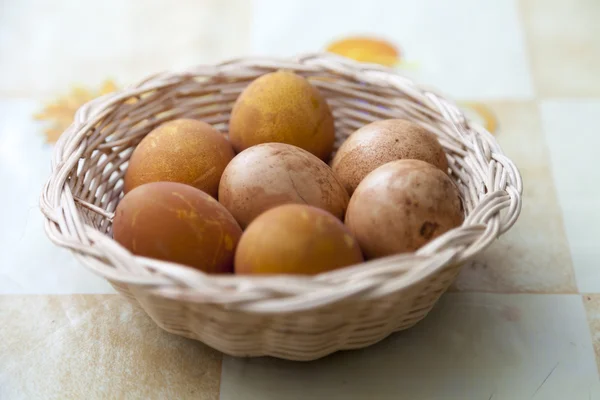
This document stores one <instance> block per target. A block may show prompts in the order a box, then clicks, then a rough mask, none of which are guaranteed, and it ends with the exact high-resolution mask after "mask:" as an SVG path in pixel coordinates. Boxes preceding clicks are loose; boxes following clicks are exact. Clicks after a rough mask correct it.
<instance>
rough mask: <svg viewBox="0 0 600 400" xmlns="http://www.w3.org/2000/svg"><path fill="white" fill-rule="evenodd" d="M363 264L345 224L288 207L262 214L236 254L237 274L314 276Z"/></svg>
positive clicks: (304, 207) (308, 208)
mask: <svg viewBox="0 0 600 400" xmlns="http://www.w3.org/2000/svg"><path fill="white" fill-rule="evenodd" d="M362 261H363V257H362V253H361V251H360V247H359V246H358V243H357V241H356V240H355V239H354V237H352V235H351V234H350V232H349V231H348V229H347V228H346V227H345V226H344V224H343V223H342V222H341V221H340V220H339V219H337V218H336V217H334V216H333V215H331V214H329V213H328V212H326V211H324V210H321V209H319V208H316V207H311V206H307V205H304V204H286V205H283V206H279V207H275V208H272V209H270V210H269V211H267V212H265V213H263V214H261V215H260V216H259V217H258V218H256V219H255V220H254V221H253V222H252V223H251V224H250V226H248V228H247V229H246V231H245V232H244V234H243V235H242V238H241V239H240V243H239V245H238V249H237V251H236V254H235V272H236V274H302V275H313V274H318V273H320V272H326V271H331V270H334V269H337V268H341V267H345V266H349V265H354V264H358V263H361V262H362Z"/></svg>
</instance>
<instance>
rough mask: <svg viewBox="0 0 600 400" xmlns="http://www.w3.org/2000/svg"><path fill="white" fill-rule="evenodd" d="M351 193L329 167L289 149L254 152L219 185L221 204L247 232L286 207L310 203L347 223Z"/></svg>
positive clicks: (239, 159) (266, 147) (272, 146)
mask: <svg viewBox="0 0 600 400" xmlns="http://www.w3.org/2000/svg"><path fill="white" fill-rule="evenodd" d="M348 199H349V196H348V193H346V190H344V188H343V187H342V185H341V184H340V183H339V182H338V180H337V178H336V177H335V175H334V173H333V171H332V170H331V168H329V166H328V165H327V164H325V163H324V162H323V161H321V160H319V159H318V158H317V157H315V156H314V155H312V154H310V153H309V152H308V151H305V150H302V149H300V148H299V147H295V146H292V145H289V144H283V143H267V144H261V145H258V146H254V147H251V148H249V149H247V150H244V151H243V152H241V153H240V154H238V155H237V156H236V157H235V158H234V159H233V160H232V161H231V163H229V165H228V166H227V168H225V171H224V172H223V177H222V178H221V183H220V185H219V201H220V202H221V204H223V205H224V206H225V208H227V209H228V210H229V212H231V214H232V215H233V216H234V217H235V219H236V220H237V221H238V222H239V224H240V225H241V226H242V227H246V226H247V225H248V224H249V223H250V222H251V221H252V220H253V219H254V218H256V217H257V216H258V215H259V214H261V213H263V212H264V211H266V210H268V209H270V208H273V207H275V206H278V205H281V204H288V203H299V204H309V205H312V206H315V207H319V208H322V209H324V210H327V211H329V212H330V213H332V214H333V215H335V216H336V217H337V218H340V219H343V218H344V212H345V211H346V207H347V205H348Z"/></svg>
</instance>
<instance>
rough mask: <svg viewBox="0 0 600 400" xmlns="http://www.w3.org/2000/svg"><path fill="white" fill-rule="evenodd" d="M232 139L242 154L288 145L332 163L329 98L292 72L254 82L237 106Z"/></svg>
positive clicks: (230, 125) (240, 97)
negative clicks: (268, 145) (261, 146)
mask: <svg viewBox="0 0 600 400" xmlns="http://www.w3.org/2000/svg"><path fill="white" fill-rule="evenodd" d="M229 138H230V140H231V143H232V144H233V147H234V149H235V151H237V152H240V151H242V150H244V149H247V148H248V147H251V146H254V145H257V144H260V143H271V142H277V143H287V144H291V145H294V146H298V147H300V148H302V149H304V150H307V151H309V152H311V153H312V154H314V155H315V156H317V157H319V158H320V159H321V160H324V161H326V160H328V159H329V157H330V156H331V152H332V150H333V143H334V140H335V129H334V125H333V116H332V114H331V110H330V109H329V106H328V105H327V102H326V101H325V98H324V97H323V96H322V95H321V93H319V91H318V90H317V89H316V88H315V87H313V86H312V85H311V84H310V83H309V82H308V80H306V79H305V78H303V77H302V76H300V75H297V74H294V73H293V72H288V71H277V72H272V73H269V74H265V75H263V76H261V77H260V78H258V79H256V80H254V81H253V82H252V83H250V85H248V87H246V89H244V91H243V92H242V94H240V96H239V97H238V99H237V100H236V102H235V105H234V107H233V110H232V112H231V119H230V121H229Z"/></svg>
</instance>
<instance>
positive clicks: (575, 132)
mask: <svg viewBox="0 0 600 400" xmlns="http://www.w3.org/2000/svg"><path fill="white" fill-rule="evenodd" d="M541 111H542V126H543V130H544V135H545V138H546V143H547V145H548V151H549V155H550V161H551V165H552V174H553V176H554V182H555V186H556V190H557V195H558V201H559V204H560V206H561V208H562V212H563V220H564V225H565V231H566V233H567V239H568V241H569V246H570V248H571V257H572V259H573V268H574V270H575V277H576V280H577V284H578V287H579V290H580V292H583V293H597V292H600V261H599V260H600V246H599V244H600V186H599V183H600V168H599V167H598V149H599V148H600V130H599V129H598V116H600V99H598V100H547V101H542V103H541ZM525 184H527V183H526V182H525Z"/></svg>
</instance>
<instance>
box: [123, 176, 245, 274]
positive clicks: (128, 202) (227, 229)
mask: <svg viewBox="0 0 600 400" xmlns="http://www.w3.org/2000/svg"><path fill="white" fill-rule="evenodd" d="M241 234H242V230H241V229H240V227H239V225H238V224H237V222H235V220H234V219H233V217H232V216H231V214H229V212H228V211H227V210H226V209H225V207H223V206H222V205H220V204H219V203H218V202H217V201H216V200H215V199H213V198H212V197H210V196H209V195H208V194H206V193H204V192H202V191H201V190H198V189H196V188H194V187H192V186H189V185H185V184H182V183H175V182H154V183H147V184H145V185H141V186H138V187H136V188H135V189H133V190H132V191H130V192H129V193H127V194H126V195H125V196H124V197H123V199H122V200H121V201H120V202H119V204H118V206H117V210H116V212H115V217H114V222H113V235H114V238H115V240H116V241H117V242H119V243H120V244H121V245H123V246H124V247H125V248H127V249H129V250H130V251H131V252H132V253H134V254H137V255H140V256H145V257H150V258H156V259H159V260H164V261H171V262H176V263H180V264H185V265H188V266H190V267H194V268H197V269H200V270H202V271H204V272H210V273H224V272H232V270H233V257H234V252H235V247H236V245H237V243H238V241H239V238H240V236H241Z"/></svg>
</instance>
